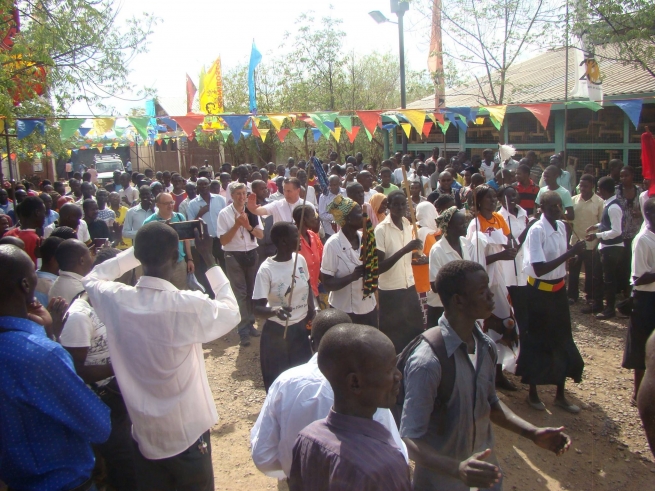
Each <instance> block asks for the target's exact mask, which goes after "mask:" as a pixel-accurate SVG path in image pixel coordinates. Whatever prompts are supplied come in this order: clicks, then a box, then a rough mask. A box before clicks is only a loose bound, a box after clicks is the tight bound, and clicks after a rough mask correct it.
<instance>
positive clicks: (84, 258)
mask: <svg viewBox="0 0 655 491" xmlns="http://www.w3.org/2000/svg"><path fill="white" fill-rule="evenodd" d="M55 259H56V260H57V264H59V276H58V277H57V279H56V280H55V282H54V283H53V284H52V286H51V287H50V291H49V292H48V299H49V300H51V299H53V298H54V297H62V298H63V299H64V300H66V302H67V303H68V304H70V303H71V302H72V301H73V299H74V298H75V297H76V296H77V295H78V294H79V293H80V292H83V291H84V286H83V285H82V278H83V277H84V276H85V275H87V274H88V273H89V271H91V268H92V267H93V258H92V257H91V253H90V252H89V248H88V247H87V246H86V244H84V242H81V241H79V240H74V239H69V240H65V241H64V242H62V243H61V244H59V247H57V250H56V251H55Z"/></svg>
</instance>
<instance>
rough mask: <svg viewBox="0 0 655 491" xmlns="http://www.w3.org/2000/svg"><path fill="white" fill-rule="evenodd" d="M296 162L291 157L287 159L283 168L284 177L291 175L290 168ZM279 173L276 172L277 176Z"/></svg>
mask: <svg viewBox="0 0 655 491" xmlns="http://www.w3.org/2000/svg"><path fill="white" fill-rule="evenodd" d="M295 164H296V161H295V160H294V158H293V157H289V158H288V159H287V167H286V169H284V177H291V168H292V167H293V166H294V165H295ZM279 175H280V173H279V172H278V176H279Z"/></svg>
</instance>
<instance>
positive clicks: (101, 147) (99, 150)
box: [98, 144, 104, 153]
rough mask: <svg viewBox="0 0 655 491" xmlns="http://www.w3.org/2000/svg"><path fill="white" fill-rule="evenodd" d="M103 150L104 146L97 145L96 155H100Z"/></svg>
mask: <svg viewBox="0 0 655 491" xmlns="http://www.w3.org/2000/svg"><path fill="white" fill-rule="evenodd" d="M103 148H104V145H102V144H99V145H98V153H102V149H103Z"/></svg>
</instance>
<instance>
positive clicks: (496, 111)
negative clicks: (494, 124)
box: [485, 106, 507, 126]
mask: <svg viewBox="0 0 655 491" xmlns="http://www.w3.org/2000/svg"><path fill="white" fill-rule="evenodd" d="M485 109H486V110H487V111H489V114H490V115H491V116H493V117H494V119H495V120H496V121H498V123H500V125H501V126H502V125H503V120H504V119H505V112H506V111H507V106H488V107H485Z"/></svg>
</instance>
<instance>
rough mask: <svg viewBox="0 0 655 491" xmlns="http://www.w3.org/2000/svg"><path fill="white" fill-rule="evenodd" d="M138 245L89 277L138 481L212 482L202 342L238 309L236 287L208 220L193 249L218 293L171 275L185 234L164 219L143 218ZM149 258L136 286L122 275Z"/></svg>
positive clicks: (212, 419) (196, 485) (147, 484)
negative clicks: (187, 285)
mask: <svg viewBox="0 0 655 491" xmlns="http://www.w3.org/2000/svg"><path fill="white" fill-rule="evenodd" d="M134 244H135V247H134V248H131V249H128V250H126V251H124V252H122V253H121V254H119V255H118V256H117V257H115V258H114V259H110V260H109V261H107V262H105V263H103V264H101V265H99V266H97V267H96V268H94V270H93V271H92V272H91V273H90V274H89V275H88V276H86V277H85V278H84V279H83V284H84V288H85V289H86V291H87V292H88V294H89V298H90V300H91V303H92V304H93V307H94V309H95V311H96V313H97V314H98V317H99V318H100V320H102V322H103V323H104V324H105V326H106V328H107V340H108V344H109V354H110V356H111V362H112V367H113V369H114V373H115V374H116V379H117V380H118V384H119V386H120V388H121V392H122V394H123V399H124V400H125V404H126V406H127V410H128V412H129V415H130V418H131V420H132V424H133V427H132V436H133V439H134V450H135V452H134V461H135V466H136V472H137V481H138V483H139V489H170V487H171V483H175V485H176V487H177V489H198V490H200V489H202V490H210V489H214V486H213V484H214V476H213V470H212V460H211V442H210V441H209V429H210V428H211V427H212V426H213V425H214V424H216V422H217V421H218V415H217V413H216V407H215V404H214V398H213V396H212V392H211V389H210V388H209V383H208V382H207V376H206V374H205V368H204V364H205V361H204V356H203V351H202V343H207V342H211V341H213V340H215V339H216V338H218V337H220V336H223V335H225V334H226V333H228V332H229V331H230V330H231V329H232V328H234V326H235V325H236V324H237V323H238V322H239V319H240V316H239V311H238V306H237V302H236V299H235V298H234V294H233V293H232V290H231V289H230V286H229V283H228V280H227V278H226V277H225V275H224V274H223V272H222V271H221V270H220V268H219V267H218V266H217V264H216V261H215V259H214V256H213V255H212V244H213V240H212V238H211V236H209V235H208V234H207V228H206V227H204V230H203V234H202V236H199V235H198V236H197V237H196V240H195V244H196V249H197V250H198V253H199V254H201V255H202V257H203V258H204V260H205V261H206V263H207V264H208V265H209V266H210V267H209V269H208V270H207V273H206V274H207V279H208V280H209V283H210V284H211V286H212V289H213V291H214V295H215V300H212V299H210V298H209V297H208V296H207V295H205V294H203V293H200V292H197V291H187V290H184V291H180V290H177V289H176V288H175V287H174V286H173V285H172V284H171V283H170V282H169V279H170V278H171V277H172V275H173V271H174V269H175V267H176V265H177V261H178V256H179V252H178V236H177V233H176V232H175V230H173V229H172V228H171V227H170V226H168V225H165V224H163V223H160V222H151V223H148V224H146V225H144V226H143V227H142V228H141V229H140V230H139V231H138V233H137V236H136V240H135V242H134ZM139 264H141V265H142V266H143V273H144V274H143V276H142V277H141V278H140V279H139V281H138V283H137V284H136V286H134V287H132V286H128V285H124V284H122V283H118V282H116V281H115V280H116V278H119V277H120V276H122V275H123V274H124V273H126V272H127V271H129V270H131V269H133V268H135V267H137V266H139Z"/></svg>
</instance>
